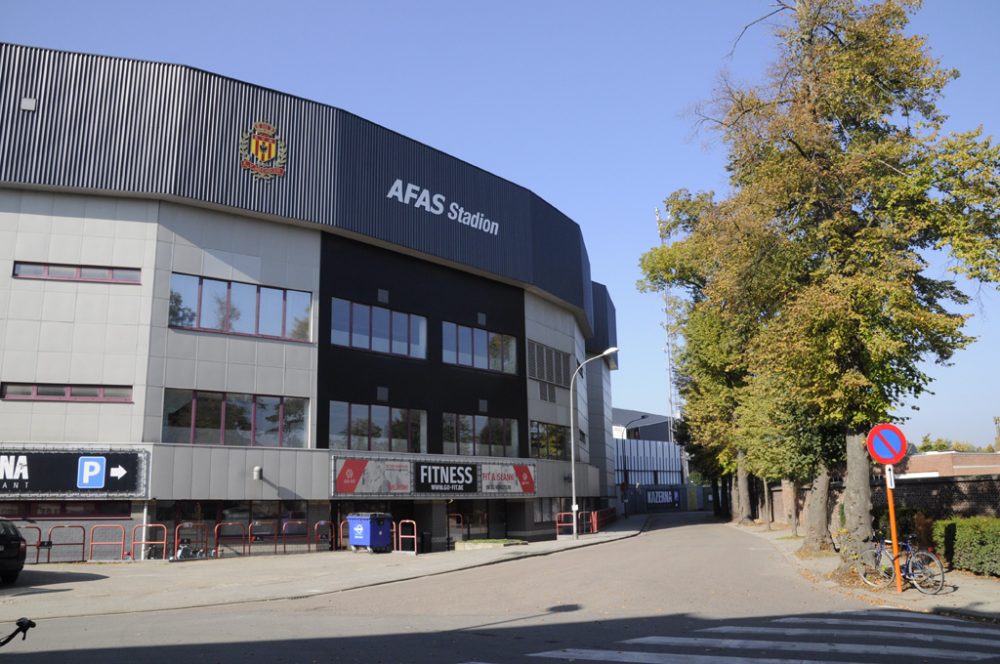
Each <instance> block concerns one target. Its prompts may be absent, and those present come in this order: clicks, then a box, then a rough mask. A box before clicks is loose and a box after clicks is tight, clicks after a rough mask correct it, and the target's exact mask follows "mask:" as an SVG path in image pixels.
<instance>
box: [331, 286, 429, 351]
mask: <svg viewBox="0 0 1000 664" xmlns="http://www.w3.org/2000/svg"><path fill="white" fill-rule="evenodd" d="M331 328H332V329H331V330H330V343H332V344H333V345H335V346H349V347H351V348H358V349H361V350H370V351H373V352H376V353H387V354H392V355H403V356H405V357H413V358H416V359H420V360H423V359H426V358H427V319H426V318H424V317H423V316H416V315H414V314H406V313H403V312H400V311H391V310H389V309H386V308H384V307H370V306H368V305H367V304H360V303H358V302H349V301H348V300H342V299H340V298H336V297H335V298H333V307H332V314H331Z"/></svg>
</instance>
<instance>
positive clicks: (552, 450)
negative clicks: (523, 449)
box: [531, 422, 569, 461]
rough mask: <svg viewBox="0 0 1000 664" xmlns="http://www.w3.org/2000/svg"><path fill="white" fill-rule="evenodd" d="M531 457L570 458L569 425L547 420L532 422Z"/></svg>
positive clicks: (564, 459)
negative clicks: (546, 421) (552, 422)
mask: <svg viewBox="0 0 1000 664" xmlns="http://www.w3.org/2000/svg"><path fill="white" fill-rule="evenodd" d="M531 458H533V459H555V460H557V461H566V460H568V459H569V427H564V426H559V425H558V424H546V423H545V422H532V423H531Z"/></svg>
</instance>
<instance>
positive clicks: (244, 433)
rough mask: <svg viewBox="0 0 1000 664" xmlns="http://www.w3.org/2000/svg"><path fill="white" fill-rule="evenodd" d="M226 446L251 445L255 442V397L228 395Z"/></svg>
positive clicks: (224, 439)
mask: <svg viewBox="0 0 1000 664" xmlns="http://www.w3.org/2000/svg"><path fill="white" fill-rule="evenodd" d="M225 431H226V434H225V436H224V438H223V441H224V442H225V444H226V445H249V444H250V443H251V442H253V396H251V395H249V394H227V395H226V424H225Z"/></svg>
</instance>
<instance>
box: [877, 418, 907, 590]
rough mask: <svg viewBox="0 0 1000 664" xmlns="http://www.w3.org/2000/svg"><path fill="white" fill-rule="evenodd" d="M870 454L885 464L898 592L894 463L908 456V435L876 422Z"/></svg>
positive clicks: (899, 579) (893, 564) (897, 539)
mask: <svg viewBox="0 0 1000 664" xmlns="http://www.w3.org/2000/svg"><path fill="white" fill-rule="evenodd" d="M868 454H871V455H872V458H873V459H875V460H876V461H878V462H879V463H881V464H885V492H886V497H887V499H888V500H887V502H888V504H889V529H890V534H891V535H892V566H893V567H894V568H895V570H896V592H900V593H901V592H903V585H902V579H901V578H900V574H899V538H897V537H896V505H895V501H894V500H893V497H892V490H893V489H894V488H895V487H896V482H895V479H894V474H893V470H892V464H894V463H897V462H898V461H900V460H902V458H903V457H905V456H906V436H904V435H903V432H902V431H900V430H899V427H897V426H894V425H892V424H876V425H875V426H873V427H872V430H871V431H869V432H868Z"/></svg>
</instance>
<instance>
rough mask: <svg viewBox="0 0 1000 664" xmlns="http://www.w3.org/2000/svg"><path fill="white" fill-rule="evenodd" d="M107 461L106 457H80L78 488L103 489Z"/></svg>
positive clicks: (77, 472) (77, 474)
mask: <svg viewBox="0 0 1000 664" xmlns="http://www.w3.org/2000/svg"><path fill="white" fill-rule="evenodd" d="M106 465H107V460H106V459H105V458H104V457H97V456H84V457H80V461H79V465H78V466H77V471H76V488H78V489H103V488H104V470H105V467H106Z"/></svg>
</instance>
